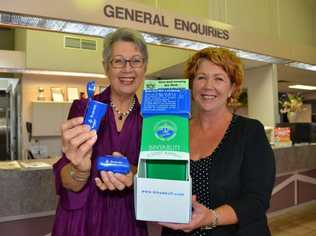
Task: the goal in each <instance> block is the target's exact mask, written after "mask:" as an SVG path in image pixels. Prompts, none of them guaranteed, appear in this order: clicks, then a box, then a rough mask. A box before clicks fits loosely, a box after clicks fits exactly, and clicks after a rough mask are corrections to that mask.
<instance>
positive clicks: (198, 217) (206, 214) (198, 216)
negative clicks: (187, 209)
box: [159, 195, 213, 233]
mask: <svg viewBox="0 0 316 236" xmlns="http://www.w3.org/2000/svg"><path fill="white" fill-rule="evenodd" d="M192 208H193V211H192V219H191V222H190V223H188V224H177V223H162V222H160V223H159V224H160V225H162V226H165V227H168V228H171V229H173V230H182V231H184V232H186V233H188V232H191V231H193V230H195V229H197V228H200V227H202V226H205V225H209V224H210V222H212V217H213V216H212V213H211V212H210V210H209V209H208V208H207V207H205V206H204V205H202V204H201V203H199V202H198V201H197V200H196V196H195V195H193V196H192Z"/></svg>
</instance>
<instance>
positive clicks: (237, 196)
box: [161, 48, 275, 236]
mask: <svg viewBox="0 0 316 236" xmlns="http://www.w3.org/2000/svg"><path fill="white" fill-rule="evenodd" d="M243 74H244V73H243V67H242V64H241V61H240V59H239V58H238V57H237V56H236V55H235V54H234V53H232V52H231V51H229V50H227V49H224V48H206V49H203V50H201V51H199V52H197V53H195V54H194V55H193V56H192V58H190V60H189V61H188V62H187V69H186V72H185V75H186V77H187V78H189V80H190V84H191V88H192V97H193V100H194V101H195V103H196V105H197V114H196V115H195V116H193V118H192V119H191V120H190V159H191V162H190V175H191V178H192V194H193V196H192V208H193V211H192V220H191V222H189V223H188V224H171V223H161V224H162V225H163V226H165V228H164V229H163V233H162V234H163V236H167V235H168V236H171V235H172V236H179V235H181V236H184V235H192V236H195V235H212V236H217V235H221V236H235V235H257V236H269V235H270V232H269V228H268V226H267V219H266V211H267V209H268V207H269V201H270V196H271V192H272V187H273V183H274V176H275V167H274V165H275V163H274V156H273V152H272V149H271V146H270V144H269V142H268V140H267V138H266V135H265V131H264V129H263V126H262V124H261V123H260V122H259V121H257V120H254V119H248V118H245V117H241V116H238V115H235V114H232V113H231V111H230V110H229V108H228V103H229V101H230V100H231V99H232V98H237V96H238V94H239V91H240V86H241V83H242V81H243ZM218 226H219V227H218Z"/></svg>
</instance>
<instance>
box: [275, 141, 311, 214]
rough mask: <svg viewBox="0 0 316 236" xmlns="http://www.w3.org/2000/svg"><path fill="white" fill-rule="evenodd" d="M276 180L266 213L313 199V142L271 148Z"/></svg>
mask: <svg viewBox="0 0 316 236" xmlns="http://www.w3.org/2000/svg"><path fill="white" fill-rule="evenodd" d="M274 153H275V161H276V172H277V175H276V181H275V186H274V189H273V192H272V199H271V204H270V209H269V213H272V212H275V211H278V210H282V209H286V208H289V207H293V206H296V205H299V204H303V203H306V202H309V201H314V200H316V145H315V144H301V145H296V146H291V147H284V148H274Z"/></svg>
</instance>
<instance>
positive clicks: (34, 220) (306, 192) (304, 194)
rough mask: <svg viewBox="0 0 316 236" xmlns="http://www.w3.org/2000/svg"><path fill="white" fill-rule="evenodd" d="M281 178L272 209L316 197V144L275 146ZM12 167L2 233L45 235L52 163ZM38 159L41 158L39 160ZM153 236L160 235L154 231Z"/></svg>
mask: <svg viewBox="0 0 316 236" xmlns="http://www.w3.org/2000/svg"><path fill="white" fill-rule="evenodd" d="M273 150H274V153H275V160H276V170H277V178H276V183H275V188H274V190H273V194H272V200H271V207H270V210H269V212H270V213H274V212H277V211H279V210H282V209H286V208H289V207H293V206H295V205H299V204H303V203H306V202H309V201H313V200H315V199H316V145H313V144H306V145H300V146H290V147H282V148H277V147H274V148H273ZM56 160H57V159H45V160H40V162H45V163H47V164H48V166H41V165H39V166H37V165H29V166H27V165H26V167H25V165H24V167H22V165H20V167H19V168H16V169H14V168H13V169H12V167H11V170H1V166H0V189H1V199H0V232H1V234H3V235H24V236H28V235H32V236H34V235H35V236H36V235H45V234H48V233H49V232H50V231H51V227H52V222H53V217H54V212H55V208H56V203H57V197H56V195H55V188H54V184H53V182H54V180H53V174H52V169H51V165H52V164H53V163H54V162H55V161H56ZM37 162H38V160H37ZM151 235H157V234H155V233H152V234H151Z"/></svg>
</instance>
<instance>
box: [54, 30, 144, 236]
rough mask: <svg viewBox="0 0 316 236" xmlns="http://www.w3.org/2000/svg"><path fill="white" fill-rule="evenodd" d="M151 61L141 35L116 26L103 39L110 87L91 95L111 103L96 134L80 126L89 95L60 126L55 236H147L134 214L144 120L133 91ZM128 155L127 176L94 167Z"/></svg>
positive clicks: (76, 103)
mask: <svg viewBox="0 0 316 236" xmlns="http://www.w3.org/2000/svg"><path fill="white" fill-rule="evenodd" d="M147 61H148V52H147V47H146V44H145V42H144V39H143V38H142V36H141V35H140V34H139V33H138V32H135V31H133V30H129V29H118V30H117V31H115V32H114V33H112V34H110V35H108V36H107V37H106V38H105V40H104V52H103V65H104V69H105V73H106V75H107V77H108V79H109V81H110V86H109V87H108V88H107V89H105V91H103V92H102V93H100V94H98V95H96V96H94V97H93V99H94V100H97V101H99V102H103V103H107V104H109V105H110V106H109V109H108V111H107V113H106V115H105V118H104V119H103V120H102V121H101V127H100V129H99V131H98V133H97V134H96V133H95V132H94V131H90V128H89V127H86V126H84V125H82V116H83V114H84V112H85V107H86V105H87V100H86V99H81V100H76V101H75V102H74V103H73V105H72V107H71V109H70V113H69V120H68V121H66V122H65V123H64V124H63V126H62V134H61V136H62V149H63V152H64V153H63V157H62V158H61V159H60V160H59V161H58V162H57V163H56V164H55V165H54V172H55V176H56V189H57V194H59V195H60V201H59V204H58V208H57V211H56V218H55V224H54V230H53V235H57V236H58V235H76V236H84V235H122V236H124V235H126V236H127V235H139V236H145V235H147V228H146V224H145V223H144V222H138V221H136V219H135V216H134V201H133V191H132V188H131V186H132V185H133V175H134V172H135V169H136V166H137V163H138V156H139V148H140V130H141V124H142V118H141V116H140V105H139V102H138V100H137V97H136V95H135V93H136V90H137V89H138V88H139V87H140V85H141V83H142V82H143V80H144V77H145V72H146V66H147ZM104 155H113V156H125V157H127V159H128V162H129V163H130V164H131V165H132V168H131V171H130V172H129V173H127V174H118V173H116V174H113V173H112V172H107V171H100V172H98V171H97V170H96V159H97V157H99V156H104Z"/></svg>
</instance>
